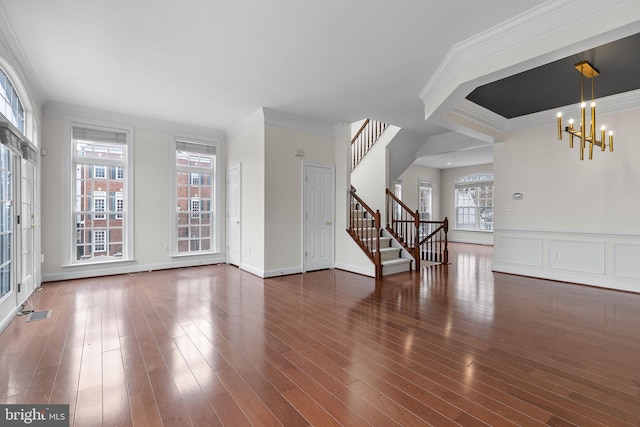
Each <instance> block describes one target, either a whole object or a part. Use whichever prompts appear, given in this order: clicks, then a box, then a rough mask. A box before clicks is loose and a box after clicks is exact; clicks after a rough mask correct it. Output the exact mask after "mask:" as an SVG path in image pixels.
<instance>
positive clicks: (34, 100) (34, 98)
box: [0, 5, 42, 115]
mask: <svg viewBox="0 0 640 427" xmlns="http://www.w3.org/2000/svg"><path fill="white" fill-rule="evenodd" d="M0 55H2V56H8V57H5V58H4V59H5V61H8V60H13V61H15V62H16V64H14V66H13V67H12V68H13V69H14V71H15V72H16V73H17V74H18V75H19V76H20V78H21V80H23V81H24V83H23V88H22V89H23V91H24V92H25V93H27V94H28V96H29V98H31V99H30V100H29V103H30V104H32V105H31V106H30V107H31V108H32V109H33V110H35V111H36V112H37V114H38V115H39V114H40V108H41V106H42V89H41V87H40V80H39V79H38V78H37V76H36V73H35V71H34V69H33V67H32V66H31V62H29V59H28V58H27V55H26V54H25V53H24V50H23V49H22V45H21V44H20V41H19V40H18V37H17V36H16V33H15V32H14V31H13V27H12V26H11V22H9V19H8V18H7V15H6V13H5V11H4V9H3V8H2V5H0ZM14 83H15V82H14Z"/></svg>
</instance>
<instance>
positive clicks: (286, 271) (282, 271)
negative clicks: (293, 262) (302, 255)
mask: <svg viewBox="0 0 640 427" xmlns="http://www.w3.org/2000/svg"><path fill="white" fill-rule="evenodd" d="M300 273H302V267H288V268H275V269H273V270H266V271H265V272H264V276H262V277H264V278H265V279H266V278H268V277H278V276H288V275H290V274H300Z"/></svg>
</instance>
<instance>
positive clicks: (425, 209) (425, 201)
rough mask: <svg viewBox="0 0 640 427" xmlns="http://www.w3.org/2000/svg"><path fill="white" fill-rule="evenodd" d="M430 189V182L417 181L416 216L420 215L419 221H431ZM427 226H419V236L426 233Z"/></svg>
mask: <svg viewBox="0 0 640 427" xmlns="http://www.w3.org/2000/svg"><path fill="white" fill-rule="evenodd" d="M431 203H432V189H431V182H430V181H424V180H422V179H421V180H419V181H418V214H419V215H420V221H431V217H432V208H431ZM427 230H428V226H427V224H422V225H421V226H420V234H421V235H424V234H426V233H427Z"/></svg>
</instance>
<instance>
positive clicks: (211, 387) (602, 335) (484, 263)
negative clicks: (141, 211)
mask: <svg viewBox="0 0 640 427" xmlns="http://www.w3.org/2000/svg"><path fill="white" fill-rule="evenodd" d="M451 260H452V264H451V265H449V266H447V267H443V266H439V267H433V268H431V269H429V270H426V271H423V273H422V274H416V273H406V274H399V275H395V276H391V277H387V278H385V279H384V280H383V281H381V282H379V283H377V284H376V282H375V281H374V280H373V279H371V278H367V277H363V276H359V275H355V274H350V273H347V272H344V271H338V270H328V271H319V272H312V273H307V274H301V275H293V276H286V277H279V278H273V279H267V280H262V279H259V278H257V277H255V276H252V275H250V274H248V273H245V272H242V271H239V270H238V269H237V268H235V267H230V266H224V265H220V266H205V267H197V268H187V269H179V270H168V271H157V272H150V273H138V274H131V275H122V276H113V277H103V278H95V279H83V280H73V281H66V282H56V283H46V284H44V285H43V286H42V292H39V293H36V294H35V295H34V296H33V297H32V302H33V304H34V306H35V308H36V309H37V310H46V309H51V310H52V312H51V317H50V318H49V319H45V320H39V321H32V322H27V321H26V320H27V318H28V316H21V317H17V318H16V319H15V320H14V321H13V322H12V323H11V324H10V325H9V326H8V327H7V329H6V330H5V331H4V332H3V333H2V334H0V402H3V403H68V404H69V405H70V412H71V414H72V424H73V425H76V426H97V425H105V426H131V425H135V426H160V425H165V426H234V427H235V426H276V425H285V426H306V425H316V426H332V425H336V426H369V425H372V426H419V425H434V426H448V425H463V426H476V425H478V426H479V425H491V426H515V425H519V426H529V425H545V424H546V425H553V426H573V425H577V426H640V295H637V294H630V293H623V292H616V291H611V290H603V289H597V288H590V287H586V286H579V285H572V284H565V283H557V282H553V281H544V280H537V279H531V278H524V277H517V276H510V275H504V274H498V273H495V274H494V273H492V272H491V248H490V247H483V246H474V245H462V244H457V245H452V250H451Z"/></svg>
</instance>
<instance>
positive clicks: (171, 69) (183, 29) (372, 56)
mask: <svg viewBox="0 0 640 427" xmlns="http://www.w3.org/2000/svg"><path fill="white" fill-rule="evenodd" d="M540 3H543V2H542V1H540V0H518V1H517V2H515V1H510V2H505V1H504V0H484V1H482V2H479V1H476V0H466V1H457V2H443V1H440V0H420V1H418V0H400V1H394V2H390V1H388V0H350V1H348V2H345V1H343V0H325V1H322V2H308V1H301V0H271V1H268V2H267V1H264V0H240V1H225V2H222V1H212V0H183V1H180V2H177V1H167V0H109V1H87V0H85V1H82V0H56V1H51V0H30V1H25V0H0V6H1V8H2V10H3V11H4V14H5V15H6V19H7V20H8V22H9V23H10V25H11V27H12V29H13V32H14V33H15V37H16V39H17V41H18V42H19V44H20V46H21V48H22V50H23V51H24V55H25V57H26V58H27V59H28V61H29V63H30V65H31V68H32V74H33V75H32V76H30V77H31V78H32V79H34V80H35V81H34V82H31V83H32V87H35V88H37V91H38V93H37V97H38V98H39V102H40V103H41V104H43V105H44V104H46V103H47V102H50V101H51V102H58V103H63V104H70V105H77V106H82V107H90V108H96V109H101V110H107V111H116V112H121V113H125V114H132V115H138V116H143V117H148V118H154V119H160V120H166V121H171V122H177V123H184V124H189V125H197V126H202V127H207V128H214V129H222V130H226V129H229V128H230V127H231V126H232V125H234V124H235V123H237V122H238V121H239V120H241V119H243V118H245V117H247V116H248V115H249V114H251V113H252V112H254V111H255V110H257V109H258V108H260V107H268V108H271V109H275V110H278V111H282V112H284V113H289V114H293V115H297V116H301V117H305V118H308V119H311V120H315V121H318V122H321V123H331V124H333V123H338V122H352V121H356V120H359V119H361V118H364V117H372V118H376V119H379V120H384V121H386V122H389V123H391V124H394V125H397V126H400V127H402V128H406V129H410V130H413V131H416V132H422V133H424V134H425V135H426V136H428V135H433V134H436V133H440V132H442V131H443V129H442V128H439V127H437V126H433V125H429V124H427V123H425V121H424V113H423V110H424V105H423V103H422V102H421V100H420V98H419V97H418V95H419V92H420V90H421V89H422V88H423V87H424V85H425V83H426V82H427V81H428V80H429V78H430V76H431V75H432V74H433V72H434V71H435V70H436V68H437V67H438V65H439V64H440V62H441V61H442V60H443V58H444V57H445V55H446V54H447V52H448V51H449V50H450V49H451V47H452V46H453V45H454V44H456V43H458V42H461V41H463V40H465V39H467V38H469V37H472V36H474V35H476V34H477V33H479V32H482V31H484V30H486V29H488V28H490V27H492V26H495V25H497V24H499V23H501V22H503V21H505V20H507V19H508V18H510V17H513V16H514V15H517V14H519V13H522V12H524V11H526V10H528V9H530V8H532V7H534V6H535V5H537V4H540ZM0 12H2V11H1V10H0Z"/></svg>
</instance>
